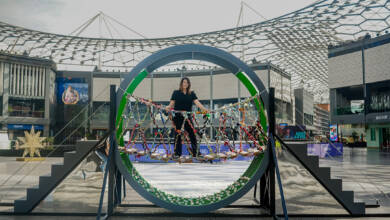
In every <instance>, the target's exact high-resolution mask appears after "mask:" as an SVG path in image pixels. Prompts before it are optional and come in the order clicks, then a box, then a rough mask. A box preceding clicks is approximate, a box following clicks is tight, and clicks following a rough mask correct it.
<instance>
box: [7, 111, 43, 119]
mask: <svg viewBox="0 0 390 220" xmlns="http://www.w3.org/2000/svg"><path fill="white" fill-rule="evenodd" d="M8 115H9V116H12V117H31V118H44V117H45V111H31V110H14V109H12V110H9V111H8Z"/></svg>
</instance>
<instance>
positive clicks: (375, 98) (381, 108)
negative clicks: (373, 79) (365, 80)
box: [367, 81, 390, 113]
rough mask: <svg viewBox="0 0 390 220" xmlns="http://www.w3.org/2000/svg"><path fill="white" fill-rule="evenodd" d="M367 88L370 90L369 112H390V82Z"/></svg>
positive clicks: (370, 85)
mask: <svg viewBox="0 0 390 220" xmlns="http://www.w3.org/2000/svg"><path fill="white" fill-rule="evenodd" d="M367 87H368V90H369V98H368V100H369V104H368V109H369V112H370V113H376V112H390V81H385V82H379V83H372V84H369V85H368V86H367Z"/></svg>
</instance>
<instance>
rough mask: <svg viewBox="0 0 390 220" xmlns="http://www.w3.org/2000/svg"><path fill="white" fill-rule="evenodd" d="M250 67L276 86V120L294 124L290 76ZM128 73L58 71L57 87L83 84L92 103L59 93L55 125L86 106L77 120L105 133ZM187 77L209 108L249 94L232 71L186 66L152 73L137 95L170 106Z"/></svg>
mask: <svg viewBox="0 0 390 220" xmlns="http://www.w3.org/2000/svg"><path fill="white" fill-rule="evenodd" d="M251 67H252V68H253V70H254V71H255V73H256V74H257V75H258V76H259V78H260V79H261V80H262V82H263V84H264V86H265V88H266V90H267V92H268V90H269V88H270V87H274V88H275V97H276V114H275V115H276V120H277V123H289V124H292V123H293V116H292V115H293V114H292V97H293V95H292V94H291V92H292V90H291V76H290V75H289V74H287V73H285V72H284V71H282V70H280V69H279V68H277V67H276V66H274V65H272V64H253V65H251ZM125 74H127V73H124V72H99V71H93V72H80V71H57V80H56V82H57V87H58V88H62V87H64V85H63V84H66V85H74V86H78V87H80V86H81V84H84V87H85V88H88V91H86V93H88V97H89V100H88V103H89V104H87V103H86V102H83V103H78V104H77V105H68V104H64V102H63V101H62V100H61V99H59V96H60V94H58V95H57V97H58V100H59V103H57V105H58V108H60V110H59V111H56V112H57V113H58V114H60V115H58V117H56V119H57V122H56V124H57V126H56V127H58V128H61V127H63V126H65V125H66V123H68V122H69V120H70V119H71V118H72V117H74V115H75V114H74V113H70V112H71V109H72V111H76V112H77V110H75V109H78V111H81V110H82V109H84V113H83V114H80V115H78V117H80V120H78V121H85V120H86V119H87V118H89V119H88V121H89V122H88V123H87V122H85V123H84V125H83V126H85V127H86V128H85V129H84V130H88V131H90V132H91V133H92V135H93V136H101V135H103V134H104V132H105V131H106V130H107V129H108V118H109V98H110V95H109V86H110V85H116V86H117V88H118V87H119V85H120V82H121V81H122V79H123V78H124V75H125ZM184 76H186V77H189V78H190V80H191V87H192V89H193V90H194V91H195V93H196V94H197V97H198V99H199V100H200V102H201V103H202V104H203V105H204V106H205V107H206V108H210V109H211V108H219V107H221V106H223V105H226V104H230V103H234V102H237V101H238V100H240V99H244V98H247V97H249V96H250V94H249V92H248V91H247V90H246V88H245V86H244V85H243V84H241V82H240V81H239V80H238V79H237V78H236V77H235V76H234V75H233V74H231V73H230V72H227V71H226V70H224V69H212V70H210V69H208V70H185V69H183V70H177V71H172V72H153V73H152V74H150V75H149V76H147V77H146V78H145V79H144V80H143V81H142V82H141V84H140V85H139V86H138V87H137V89H136V90H135V92H134V95H135V96H137V97H142V98H146V99H152V100H153V101H154V102H157V103H159V104H164V105H167V104H168V103H169V100H170V97H171V94H172V92H173V91H174V90H176V89H178V87H179V82H180V80H181V78H182V77H184ZM58 92H59V93H61V92H60V91H58ZM141 107H142V106H141ZM86 109H89V110H88V111H87V110H86ZM140 111H141V112H142V111H146V109H140ZM82 115H84V116H82ZM81 117H82V118H81ZM217 117H218V116H217V115H214V120H215V123H216V124H218V121H217ZM78 126H79V125H75V126H74V128H73V129H70V128H69V132H65V131H64V135H63V136H66V135H69V133H70V132H73V131H74V129H75V128H77V127H78ZM68 127H69V126H68ZM82 130H83V129H81V130H80V131H81V132H80V136H82V135H83V134H82V133H83V132H82ZM60 136H61V135H60ZM77 138H79V137H77Z"/></svg>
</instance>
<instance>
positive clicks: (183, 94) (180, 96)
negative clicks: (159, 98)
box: [166, 77, 208, 157]
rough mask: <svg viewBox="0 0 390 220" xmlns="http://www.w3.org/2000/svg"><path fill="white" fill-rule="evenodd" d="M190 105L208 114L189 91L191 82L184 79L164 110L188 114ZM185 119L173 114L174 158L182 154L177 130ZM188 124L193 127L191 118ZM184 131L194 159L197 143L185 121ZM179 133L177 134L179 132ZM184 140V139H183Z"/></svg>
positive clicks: (180, 114)
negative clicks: (186, 133)
mask: <svg viewBox="0 0 390 220" xmlns="http://www.w3.org/2000/svg"><path fill="white" fill-rule="evenodd" d="M192 103H195V105H196V106H197V107H198V108H200V109H201V110H202V111H203V112H208V110H207V109H206V108H205V107H204V106H203V105H202V104H201V103H200V102H199V100H198V97H197V96H196V94H195V92H194V91H191V82H190V79H188V78H187V77H184V78H182V79H181V81H180V86H179V90H175V91H173V93H172V96H171V101H170V103H169V105H168V106H167V107H166V110H167V111H169V110H171V109H172V108H173V109H174V110H176V111H183V112H184V114H185V112H190V111H192ZM184 119H185V117H184V116H183V114H182V113H175V114H174V117H173V119H172V120H173V123H174V125H175V131H176V132H175V155H174V157H180V156H181V154H182V142H181V139H182V135H181V132H180V131H179V130H181V128H182V126H183V122H184ZM188 119H189V120H190V123H191V124H192V126H193V122H192V120H191V116H189V118H188ZM184 129H185V131H187V132H188V136H189V137H190V141H191V146H192V156H193V157H196V156H197V155H198V154H197V153H198V152H197V149H198V148H197V141H196V136H195V133H194V130H193V129H192V128H191V125H190V124H189V122H188V121H187V120H186V121H185V123H184ZM178 131H179V132H180V133H179V132H178ZM183 138H184V137H183Z"/></svg>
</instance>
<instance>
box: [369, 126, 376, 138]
mask: <svg viewBox="0 0 390 220" xmlns="http://www.w3.org/2000/svg"><path fill="white" fill-rule="evenodd" d="M370 130H371V140H372V141H375V140H376V133H375V128H371V129H370Z"/></svg>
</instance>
